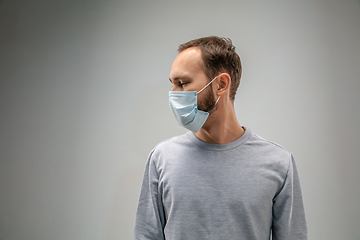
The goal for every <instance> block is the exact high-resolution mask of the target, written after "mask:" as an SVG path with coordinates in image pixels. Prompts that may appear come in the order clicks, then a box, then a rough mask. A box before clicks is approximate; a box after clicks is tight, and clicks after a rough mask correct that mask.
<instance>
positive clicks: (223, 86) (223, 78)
mask: <svg viewBox="0 0 360 240" xmlns="http://www.w3.org/2000/svg"><path fill="white" fill-rule="evenodd" d="M230 84H231V77H230V75H229V74H228V73H221V74H219V76H218V89H217V92H218V95H223V94H224V93H225V92H227V91H228V90H229V88H230Z"/></svg>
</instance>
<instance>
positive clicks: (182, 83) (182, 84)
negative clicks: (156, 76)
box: [178, 82, 188, 87]
mask: <svg viewBox="0 0 360 240" xmlns="http://www.w3.org/2000/svg"><path fill="white" fill-rule="evenodd" d="M186 84H188V83H187V82H179V84H178V85H179V87H183V86H184V85H186Z"/></svg>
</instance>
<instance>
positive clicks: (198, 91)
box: [197, 75, 219, 102]
mask: <svg viewBox="0 0 360 240" xmlns="http://www.w3.org/2000/svg"><path fill="white" fill-rule="evenodd" d="M218 76H219V75H217V76H216V77H214V79H213V80H211V81H210V82H209V83H208V84H206V85H205V87H203V88H202V89H201V90H200V91H198V92H197V94H199V93H201V91H202V90H204V89H205V88H206V87H207V86H209V85H210V84H211V83H212V82H213V81H214V80H215V79H216V78H217V77H218ZM218 100H219V98H218ZM216 102H217V101H216Z"/></svg>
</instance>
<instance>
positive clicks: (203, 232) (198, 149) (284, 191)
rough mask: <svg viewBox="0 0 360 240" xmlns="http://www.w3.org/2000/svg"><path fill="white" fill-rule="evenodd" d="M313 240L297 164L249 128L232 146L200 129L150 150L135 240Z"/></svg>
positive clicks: (287, 154) (283, 151) (280, 148)
mask: <svg viewBox="0 0 360 240" xmlns="http://www.w3.org/2000/svg"><path fill="white" fill-rule="evenodd" d="M271 231H272V235H273V236H272V237H273V240H278V239H307V227H306V221H305V214H304V207H303V200H302V195H301V189H300V183H299V177H298V173H297V170H296V166H295V162H294V159H293V157H292V155H291V153H289V152H288V151H286V150H285V149H284V148H282V147H281V146H279V145H277V144H274V143H272V142H269V141H266V140H264V139H262V138H260V137H258V136H257V135H255V134H253V133H252V132H251V131H250V130H249V129H246V131H245V133H244V134H243V136H241V137H240V138H239V139H237V140H236V141H234V142H231V143H229V144H221V145H218V144H208V143H205V142H202V141H201V140H199V139H198V138H196V137H195V136H194V134H193V133H192V132H188V133H187V134H185V135H182V136H178V137H174V138H171V139H169V140H166V141H164V142H161V143H160V144H158V145H157V146H156V147H155V149H154V150H153V151H152V152H151V153H150V156H149V159H148V162H147V165H146V169H145V174H144V179H143V183H142V187H141V192H140V198H139V204H138V209H137V215H136V221H135V229H134V239H136V240H146V239H152V240H160V239H166V240H180V239H183V240H192V239H193V240H202V239H214V240H215V239H216V240H219V239H226V240H235V239H245V240H246V239H250V240H256V239H261V240H265V239H267V240H268V239H270V234H271Z"/></svg>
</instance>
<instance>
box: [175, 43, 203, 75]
mask: <svg viewBox="0 0 360 240" xmlns="http://www.w3.org/2000/svg"><path fill="white" fill-rule="evenodd" d="M203 64H204V63H203V60H202V58H201V51H200V49H199V48H194V47H193V48H188V49H186V50H184V51H182V52H181V53H179V55H178V56H177V57H176V58H175V60H174V62H173V65H172V67H171V72H170V79H176V78H181V77H182V76H194V75H198V74H203V73H204V71H203Z"/></svg>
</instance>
